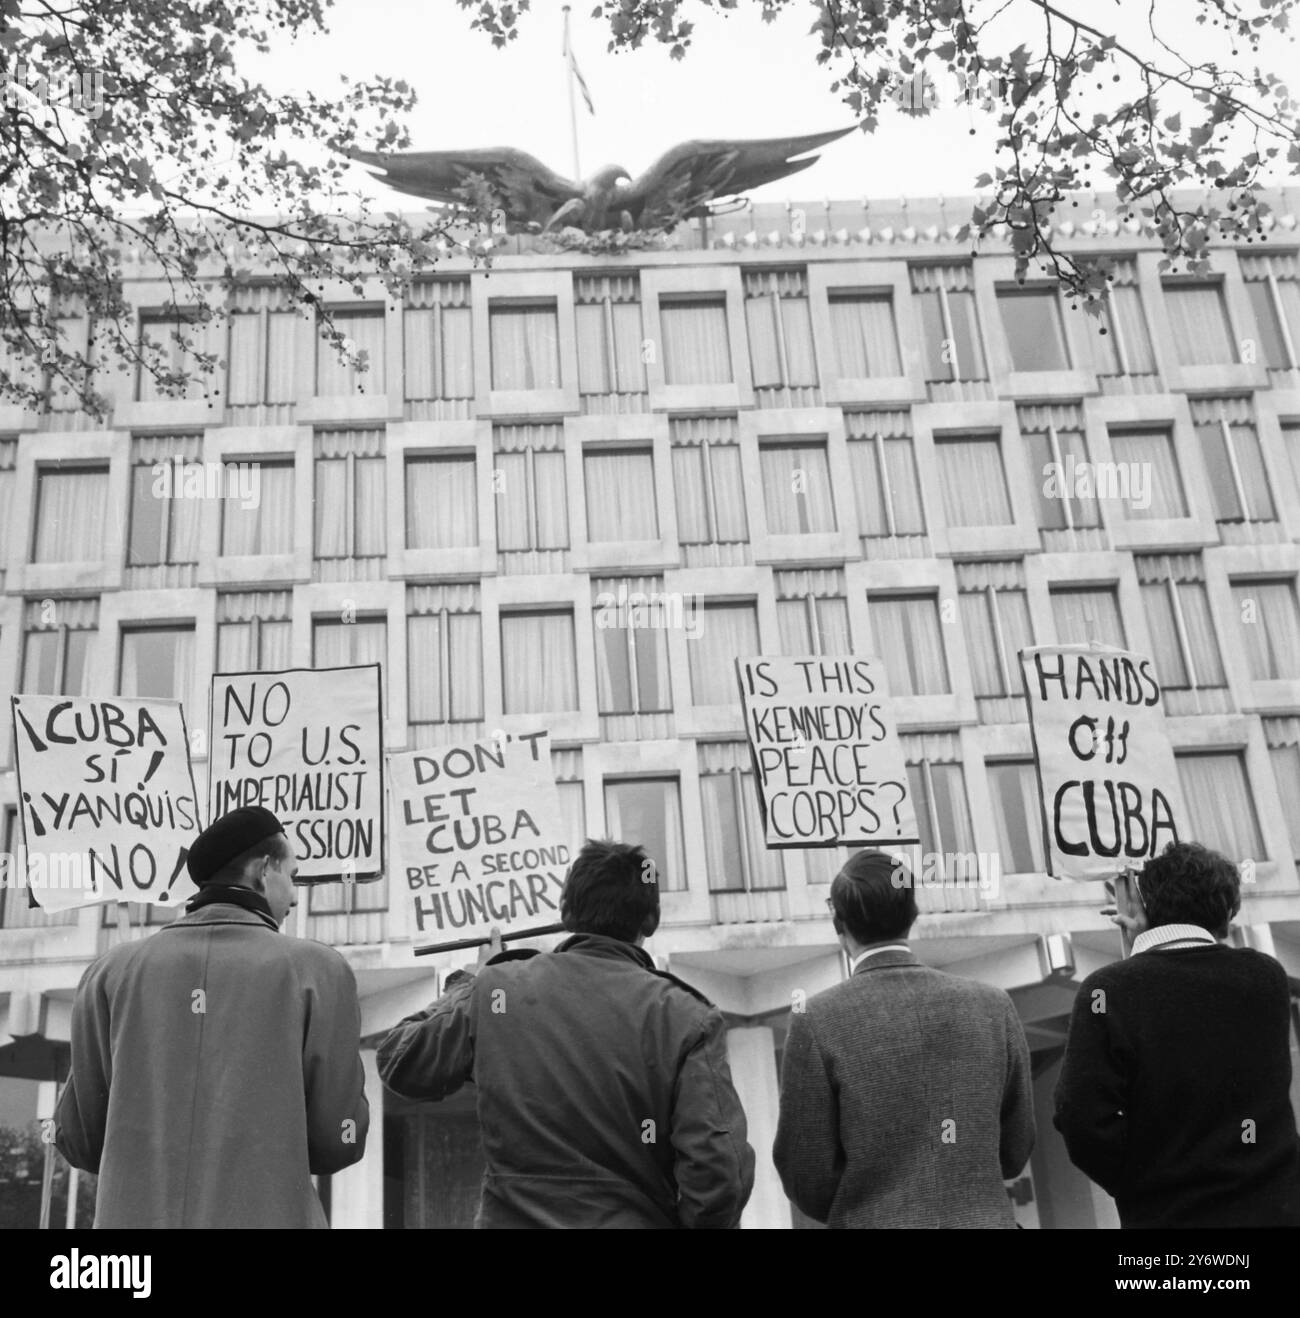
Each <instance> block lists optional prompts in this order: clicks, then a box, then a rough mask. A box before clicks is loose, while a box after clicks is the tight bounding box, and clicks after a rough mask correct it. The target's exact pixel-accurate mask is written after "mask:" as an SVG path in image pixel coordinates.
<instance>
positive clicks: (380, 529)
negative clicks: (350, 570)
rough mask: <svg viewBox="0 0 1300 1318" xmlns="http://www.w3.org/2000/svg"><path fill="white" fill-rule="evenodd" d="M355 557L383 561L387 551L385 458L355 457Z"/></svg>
mask: <svg viewBox="0 0 1300 1318" xmlns="http://www.w3.org/2000/svg"><path fill="white" fill-rule="evenodd" d="M353 462H354V464H355V471H356V477H355V479H356V549H355V554H354V556H355V557H356V558H382V557H383V556H384V554H385V553H386V552H387V547H388V546H387V540H388V515H387V502H388V501H387V489H386V484H387V482H386V478H385V467H384V459H383V458H355V459H353Z"/></svg>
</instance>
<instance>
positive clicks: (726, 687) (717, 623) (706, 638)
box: [687, 603, 762, 705]
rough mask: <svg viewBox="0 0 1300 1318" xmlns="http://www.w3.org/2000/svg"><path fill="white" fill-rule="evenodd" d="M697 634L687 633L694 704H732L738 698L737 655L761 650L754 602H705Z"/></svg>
mask: <svg viewBox="0 0 1300 1318" xmlns="http://www.w3.org/2000/svg"><path fill="white" fill-rule="evenodd" d="M699 633H700V634H699V635H698V636H697V637H687V644H688V646H689V650H690V664H691V697H692V699H693V700H694V702H695V704H697V705H734V704H736V702H737V701H738V700H739V699H740V688H739V686H738V685H737V682H736V659H737V658H738V657H739V658H745V657H748V656H754V655H758V654H760V653H762V652H761V651H760V650H759V648H758V610H757V609H756V608H755V607H754V605H753V604H731V603H725V604H724V603H716V604H705V605H704V606H703V611H702V614H701V616H700V620H699Z"/></svg>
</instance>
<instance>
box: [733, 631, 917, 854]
mask: <svg viewBox="0 0 1300 1318" xmlns="http://www.w3.org/2000/svg"><path fill="white" fill-rule="evenodd" d="M736 671H737V674H738V675H739V678H740V693H741V700H742V702H743V704H744V707H745V730H746V732H747V733H748V735H749V747H750V752H751V754H752V755H753V759H754V776H755V780H756V782H757V784H758V799H759V804H760V806H761V807H762V811H763V824H764V829H765V840H766V842H767V845H768V846H769V847H818V846H821V847H829V846H835V845H838V844H851V845H854V846H859V845H860V846H867V845H875V846H892V845H894V844H896V843H900V844H901V843H910V842H918V841H919V840H920V835H919V834H918V833H917V829H916V817H915V814H914V812H913V809H912V800H911V793H910V792H909V790H908V785H907V767H906V765H905V764H904V762H903V749H902V746H901V745H900V744H899V741H898V733H897V731H896V730H895V727H894V718H893V712H892V710H891V708H890V704H889V699H888V695H887V693H886V685H885V668H884V664H882V663H881V661H880V660H879V659H872V658H863V659H857V658H827V657H825V656H818V655H812V656H810V657H809V658H807V659H786V658H773V659H737V660H736Z"/></svg>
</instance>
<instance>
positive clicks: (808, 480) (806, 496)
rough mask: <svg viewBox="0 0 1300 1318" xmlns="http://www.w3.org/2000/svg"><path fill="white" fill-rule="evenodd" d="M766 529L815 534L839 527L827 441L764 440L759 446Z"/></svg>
mask: <svg viewBox="0 0 1300 1318" xmlns="http://www.w3.org/2000/svg"><path fill="white" fill-rule="evenodd" d="M758 457H759V466H760V468H761V470H762V472H763V499H764V502H765V505H766V508H767V529H768V531H769V532H770V533H771V534H772V535H814V534H818V533H822V532H827V531H834V530H835V529H836V523H835V503H834V500H833V499H832V497H831V473H830V464H829V462H828V460H827V455H826V445H825V443H824V442H823V443H793V442H791V441H789V440H781V441H775V442H770V441H765V442H763V443H761V444H760V445H759V448H758Z"/></svg>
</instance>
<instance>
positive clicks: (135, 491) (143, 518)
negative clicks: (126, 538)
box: [126, 465, 181, 567]
mask: <svg viewBox="0 0 1300 1318" xmlns="http://www.w3.org/2000/svg"><path fill="white" fill-rule="evenodd" d="M168 475H169V476H172V475H174V471H172V472H168ZM153 483H154V473H153V469H152V467H151V466H145V465H136V466H133V467H132V468H131V539H130V542H129V547H128V551H127V557H126V561H127V563H128V564H129V565H130V566H132V567H139V566H142V565H145V564H153V563H165V562H166V561H167V545H166V536H167V520H166V514H165V511H164V510H165V506H166V502H167V500H165V499H164V498H162V497H159V496H158V495H155V494H154V492H153ZM173 502H181V500H173Z"/></svg>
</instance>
